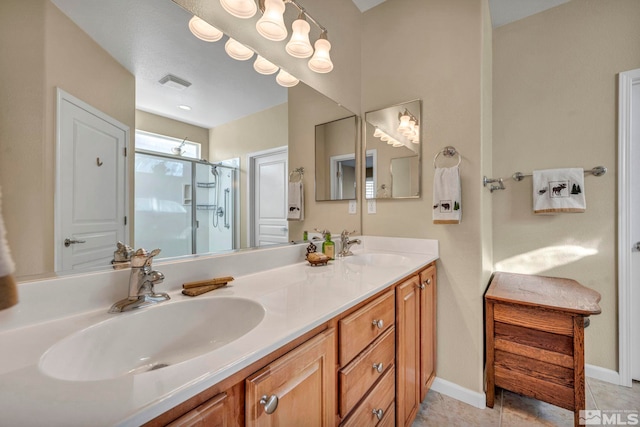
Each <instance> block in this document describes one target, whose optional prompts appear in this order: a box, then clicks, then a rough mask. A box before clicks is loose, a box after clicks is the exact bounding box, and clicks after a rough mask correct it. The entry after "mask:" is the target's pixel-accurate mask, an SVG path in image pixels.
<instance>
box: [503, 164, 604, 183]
mask: <svg viewBox="0 0 640 427" xmlns="http://www.w3.org/2000/svg"><path fill="white" fill-rule="evenodd" d="M584 173H585V175H586V174H588V173H590V174H591V175H593V176H602V175H604V174H605V173H607V168H606V167H604V166H596V167H594V168H593V169H588V170H587V169H585V170H584ZM526 176H533V174H532V173H522V172H516V173H514V174H513V175H511V177H512V178H513V180H514V181H522V180H523V179H524V178H525V177H526Z"/></svg>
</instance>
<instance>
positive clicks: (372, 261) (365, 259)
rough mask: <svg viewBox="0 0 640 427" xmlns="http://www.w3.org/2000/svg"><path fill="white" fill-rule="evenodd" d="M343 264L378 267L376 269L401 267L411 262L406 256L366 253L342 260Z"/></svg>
mask: <svg viewBox="0 0 640 427" xmlns="http://www.w3.org/2000/svg"><path fill="white" fill-rule="evenodd" d="M344 261H345V262H348V263H350V264H356V265H367V266H378V267H401V266H405V265H407V264H409V262H410V261H411V260H410V259H409V258H407V257H406V256H402V255H398V254H383V253H366V254H357V253H356V254H354V255H352V256H350V257H347V258H345V259H344Z"/></svg>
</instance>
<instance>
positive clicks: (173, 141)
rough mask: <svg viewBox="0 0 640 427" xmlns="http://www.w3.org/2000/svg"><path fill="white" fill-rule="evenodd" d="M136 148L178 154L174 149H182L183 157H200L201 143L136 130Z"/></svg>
mask: <svg viewBox="0 0 640 427" xmlns="http://www.w3.org/2000/svg"><path fill="white" fill-rule="evenodd" d="M135 146H136V150H143V151H153V152H156V153H163V154H170V155H173V156H176V155H178V154H177V153H176V152H174V151H172V149H173V150H177V149H178V148H180V149H181V154H180V156H181V157H188V158H191V159H200V158H201V157H200V144H199V143H197V142H191V141H188V140H186V139H185V140H182V139H178V138H172V137H170V136H165V135H158V134H155V133H150V132H145V131H141V130H136V142H135Z"/></svg>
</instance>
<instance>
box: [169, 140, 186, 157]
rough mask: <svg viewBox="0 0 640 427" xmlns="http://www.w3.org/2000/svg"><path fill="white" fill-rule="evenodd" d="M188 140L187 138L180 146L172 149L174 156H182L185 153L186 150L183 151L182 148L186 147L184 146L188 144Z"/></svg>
mask: <svg viewBox="0 0 640 427" xmlns="http://www.w3.org/2000/svg"><path fill="white" fill-rule="evenodd" d="M187 138H188V137H186V136H185V137H184V139H183V140H182V142H181V143H180V145H178V146H177V147H171V154H174V155H176V156H182V154H183V153H184V150H183V149H182V147H184V144H186V143H187Z"/></svg>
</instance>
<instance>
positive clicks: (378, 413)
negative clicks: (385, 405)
mask: <svg viewBox="0 0 640 427" xmlns="http://www.w3.org/2000/svg"><path fill="white" fill-rule="evenodd" d="M372 413H373V415H375V416H376V418H378V420H381V419H382V417H383V415H384V411H383V410H382V409H374V410H373V411H372Z"/></svg>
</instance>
